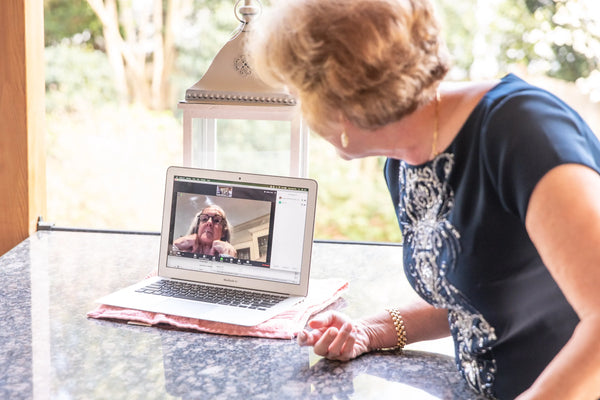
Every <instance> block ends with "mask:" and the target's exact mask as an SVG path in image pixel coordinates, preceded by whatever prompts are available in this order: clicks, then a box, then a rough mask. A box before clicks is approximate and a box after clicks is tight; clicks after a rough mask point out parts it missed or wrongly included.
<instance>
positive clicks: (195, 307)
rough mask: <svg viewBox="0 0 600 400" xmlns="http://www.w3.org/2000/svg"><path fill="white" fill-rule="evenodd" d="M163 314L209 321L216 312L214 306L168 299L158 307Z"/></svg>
mask: <svg viewBox="0 0 600 400" xmlns="http://www.w3.org/2000/svg"><path fill="white" fill-rule="evenodd" d="M157 308H158V309H160V312H161V313H162V314H171V315H185V316H186V317H189V318H197V319H207V318H208V317H209V315H210V314H211V313H212V312H214V310H216V308H217V307H215V306H214V305H212V304H208V303H201V302H192V301H185V300H178V299H167V300H165V301H162V302H160V303H159V304H158V305H157Z"/></svg>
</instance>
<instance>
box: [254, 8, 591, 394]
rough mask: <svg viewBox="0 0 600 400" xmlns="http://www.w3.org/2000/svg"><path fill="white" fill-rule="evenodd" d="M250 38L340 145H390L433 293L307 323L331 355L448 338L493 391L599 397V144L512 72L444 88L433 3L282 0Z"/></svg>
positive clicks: (477, 383)
mask: <svg viewBox="0 0 600 400" xmlns="http://www.w3.org/2000/svg"><path fill="white" fill-rule="evenodd" d="M248 51H249V53H250V54H251V57H252V60H253V65H254V67H255V69H256V70H257V71H258V72H259V73H260V75H261V76H262V78H263V79H265V80H266V81H268V82H270V83H271V84H274V85H280V86H281V85H284V86H286V87H288V89H289V90H290V91H291V92H292V93H294V94H295V95H296V96H297V98H298V99H299V100H300V104H301V110H302V113H303V115H304V117H305V118H306V120H307V121H308V123H309V124H310V126H311V128H312V129H313V130H314V131H315V132H317V133H319V134H320V135H321V136H322V137H323V138H325V139H326V140H327V141H329V142H330V143H331V144H332V145H333V146H335V148H336V149H337V151H338V153H339V154H340V156H341V157H343V158H345V159H354V158H359V157H366V156H385V157H387V158H388V160H387V163H386V167H385V176H386V179H387V183H388V187H389V190H390V193H391V195H392V199H393V202H394V205H395V207H396V211H397V214H398V220H399V223H400V227H401V229H402V232H403V238H404V249H403V253H404V269H405V272H406V275H407V277H408V279H409V281H410V283H411V284H412V286H413V287H414V289H415V290H416V291H417V292H418V293H419V294H420V295H421V297H422V298H423V299H424V300H425V301H424V302H421V303H418V304H413V305H410V306H403V307H399V308H395V309H391V310H389V311H381V312H378V313H375V314H374V315H371V316H366V317H364V318H362V319H359V320H351V319H349V318H348V317H347V316H345V315H342V314H340V313H336V312H332V313H326V314H323V315H320V316H317V317H315V318H314V319H313V320H312V321H311V322H310V323H309V326H310V328H312V329H311V330H304V331H302V332H300V334H299V338H298V341H299V343H300V344H301V345H307V346H313V347H314V351H315V353H317V354H319V355H322V356H325V357H327V358H329V359H334V360H350V359H352V358H355V357H357V356H359V355H361V354H363V353H365V352H369V351H372V350H376V349H382V348H402V347H403V346H404V345H405V344H406V343H414V342H417V341H420V340H428V339H436V338H441V337H444V336H448V335H452V337H453V339H454V343H455V350H456V363H457V366H458V369H459V371H460V372H461V374H462V375H463V377H464V379H465V380H466V381H467V383H468V384H469V385H470V386H471V387H472V388H473V389H474V390H476V391H477V392H479V393H482V394H484V395H486V396H488V397H490V398H494V397H496V398H502V399H505V398H514V397H517V396H518V397H519V399H533V398H535V399H595V398H598V397H599V396H600V346H599V344H598V343H600V341H599V340H598V333H599V332H600V294H599V293H600V291H598V289H597V288H598V287H600V201H598V199H599V198H600V175H599V171H600V164H599V163H600V143H599V142H598V140H597V139H596V137H595V136H594V134H593V133H592V132H591V130H590V129H589V127H588V126H587V125H586V124H585V123H584V122H583V121H582V120H581V119H580V117H579V116H578V115H577V114H576V113H575V112H574V111H573V110H572V109H570V108H569V107H568V106H566V105H565V104H564V103H563V102H562V101H560V100H559V99H557V98H556V97H554V96H552V95H550V94H549V93H547V92H545V91H543V90H540V89H538V88H535V87H533V86H530V85H528V84H527V83H525V82H524V81H522V80H520V79H519V78H517V77H515V76H513V75H509V76H506V77H505V78H503V79H502V80H500V81H494V82H480V83H464V84H455V85H448V84H441V81H442V79H443V77H444V76H445V74H446V72H447V70H448V57H447V54H446V50H445V48H444V46H443V44H442V43H441V39H440V33H439V28H438V24H437V22H436V21H435V19H434V16H433V11H432V7H431V5H430V4H429V3H428V1H424V0H296V1H281V2H280V3H278V5H276V6H274V8H273V9H272V10H271V11H270V12H267V13H265V15H264V16H263V17H262V18H261V21H260V24H257V26H256V27H255V28H254V30H253V32H252V36H251V38H250V39H249V43H248Z"/></svg>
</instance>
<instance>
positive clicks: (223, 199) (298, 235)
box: [97, 167, 317, 326]
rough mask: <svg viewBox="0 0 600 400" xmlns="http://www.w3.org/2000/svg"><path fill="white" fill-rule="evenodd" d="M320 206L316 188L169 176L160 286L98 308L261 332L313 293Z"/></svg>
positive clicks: (200, 172)
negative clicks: (260, 326) (256, 328)
mask: <svg viewBox="0 0 600 400" xmlns="http://www.w3.org/2000/svg"><path fill="white" fill-rule="evenodd" d="M316 198H317V183H316V181H314V180H312V179H304V178H294V177H282V176H271V175H257V174H249V173H239V172H230V171H217V170H206V169H197V168H185V167H170V168H168V170H167V177H166V185H165V199H164V211H163V220H162V229H161V237H160V251H159V260H158V273H157V276H155V277H152V278H149V279H145V280H144V281H142V282H139V283H137V284H135V285H132V286H129V287H127V288H124V289H122V290H119V291H117V292H114V293H112V294H109V295H108V296H105V297H102V298H100V299H98V300H97V302H98V303H101V304H107V305H112V306H118V307H124V308H131V309H137V310H144V311H152V312H156V313H163V314H171V315H177V316H183V317H190V318H197V319H202V320H208V321H217V322H225V323H229V324H235V325H242V326H254V325H258V324H260V323H261V322H264V321H266V320H267V319H269V318H271V317H273V316H275V315H277V314H280V313H282V312H284V311H286V310H289V309H290V308H291V307H292V306H294V305H295V304H297V303H298V302H301V301H303V300H304V298H305V296H306V294H307V292H308V280H309V274H310V258H311V253H312V243H313V230H314V220H315V207H316ZM225 231H226V232H225ZM224 232H225V233H224ZM211 240H212V247H211Z"/></svg>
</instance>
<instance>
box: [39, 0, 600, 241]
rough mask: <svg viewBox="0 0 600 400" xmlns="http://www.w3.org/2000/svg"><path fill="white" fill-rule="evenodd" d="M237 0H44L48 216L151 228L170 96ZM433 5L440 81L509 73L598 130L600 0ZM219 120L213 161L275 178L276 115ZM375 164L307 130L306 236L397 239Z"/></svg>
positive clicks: (169, 126)
mask: <svg viewBox="0 0 600 400" xmlns="http://www.w3.org/2000/svg"><path fill="white" fill-rule="evenodd" d="M234 4H235V1H233V0H45V1H44V5H45V7H44V9H45V46H46V47H45V57H46V66H45V71H46V123H47V149H48V155H47V185H48V187H47V190H48V195H47V196H48V197H47V200H48V213H47V219H48V221H49V222H52V223H54V224H56V225H58V226H66V227H75V228H95V229H117V230H133V231H159V230H160V222H161V213H162V202H163V184H164V176H165V171H166V168H167V167H168V166H169V165H181V164H182V136H183V128H182V112H181V111H180V110H178V109H177V104H178V102H179V101H181V100H182V99H183V98H184V95H185V90H186V89H187V88H189V87H190V86H192V85H193V84H194V83H195V82H197V81H198V80H199V79H200V78H201V77H202V75H203V74H204V72H205V71H206V69H207V68H208V66H209V65H210V62H211V60H212V58H213V57H214V56H215V55H216V54H217V52H218V51H219V49H220V48H221V47H222V46H223V45H224V44H225V43H226V42H227V41H228V40H229V38H230V36H231V34H232V32H233V31H234V30H235V29H236V28H237V26H238V25H239V22H238V20H237V19H236V18H235V16H234V13H233V7H234ZM263 4H267V5H268V1H264V0H263ZM435 4H436V7H437V11H438V14H439V17H440V19H441V21H442V23H443V27H444V34H445V38H446V42H447V45H448V47H449V49H450V52H451V54H452V56H453V63H454V64H453V68H452V70H451V72H450V74H449V75H448V78H447V79H448V80H453V81H462V80H481V79H489V78H499V77H502V76H503V75H505V74H506V73H509V72H514V73H516V74H518V75H519V76H520V77H522V78H524V79H526V80H528V81H530V82H531V83H534V84H537V85H540V86H542V87H544V88H545V89H547V90H550V91H551V92H554V93H556V94H557V95H559V96H560V97H562V98H563V99H564V100H566V101H567V103H569V104H570V105H571V106H572V107H573V108H575V109H576V110H577V111H579V112H580V114H582V116H583V117H584V119H586V120H587V122H588V123H589V124H590V126H592V129H594V131H595V132H596V133H600V71H599V65H600V2H598V1H597V0H569V1H566V0H485V1H484V0H435ZM258 23H260V21H259V22H258ZM218 129H219V137H220V139H219V140H223V145H220V146H219V148H220V149H225V150H227V151H224V152H223V153H224V154H223V156H222V157H221V158H220V161H219V167H220V168H225V169H234V170H250V171H254V170H256V167H257V165H258V164H262V163H263V162H265V160H264V158H261V157H246V156H243V157H240V155H246V154H253V153H256V152H257V151H262V152H266V154H269V155H272V157H271V156H269V160H270V161H269V162H270V165H273V166H274V167H272V170H269V171H262V170H261V171H260V172H270V173H275V174H281V173H286V171H287V168H288V157H289V152H288V153H286V149H287V148H288V146H289V135H285V134H282V135H277V134H273V133H274V132H270V130H277V129H281V128H280V127H278V125H277V124H266V123H265V124H262V123H261V121H256V122H253V123H251V124H250V123H248V122H245V121H225V122H223V123H222V125H220V126H219V128H218ZM288 129H289V128H288ZM284 131H285V129H284ZM288 131H289V130H288ZM273 138H276V139H273ZM230 149H235V150H230ZM383 162H384V160H383V159H379V158H367V159H362V160H354V161H343V160H340V159H338V158H337V156H336V154H335V151H334V150H333V149H332V148H330V146H329V145H327V144H326V143H325V142H324V141H323V140H322V139H320V138H318V137H317V136H315V135H311V138H310V148H309V176H310V177H311V178H314V179H316V180H318V182H319V200H318V209H317V222H316V232H315V237H316V238H317V239H333V240H351V241H366V242H399V241H400V240H401V235H400V232H399V229H398V226H397V222H396V217H395V215H394V210H393V205H392V203H391V201H390V198H389V194H388V193H387V190H386V188H385V182H384V179H383V174H382V167H383ZM277 166H280V167H277ZM269 168H271V167H269Z"/></svg>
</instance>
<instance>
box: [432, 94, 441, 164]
mask: <svg viewBox="0 0 600 400" xmlns="http://www.w3.org/2000/svg"><path fill="white" fill-rule="evenodd" d="M440 97H441V96H440V91H439V89H436V91H435V119H434V121H433V143H432V145H431V159H432V160H433V159H434V158H436V157H437V156H438V154H439V152H438V151H437V141H438V124H439V120H440Z"/></svg>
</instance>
